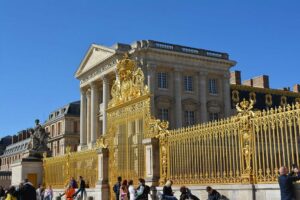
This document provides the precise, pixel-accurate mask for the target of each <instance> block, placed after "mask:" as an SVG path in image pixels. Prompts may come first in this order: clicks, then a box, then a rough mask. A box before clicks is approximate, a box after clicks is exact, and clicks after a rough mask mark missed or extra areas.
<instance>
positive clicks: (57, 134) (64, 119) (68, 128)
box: [43, 101, 80, 156]
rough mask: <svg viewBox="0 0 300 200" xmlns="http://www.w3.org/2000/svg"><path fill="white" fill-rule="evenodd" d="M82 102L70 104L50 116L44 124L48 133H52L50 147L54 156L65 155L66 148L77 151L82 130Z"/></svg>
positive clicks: (49, 141)
mask: <svg viewBox="0 0 300 200" xmlns="http://www.w3.org/2000/svg"><path fill="white" fill-rule="evenodd" d="M79 119H80V101H76V102H72V103H69V104H67V105H65V106H63V107H61V108H59V109H57V110H55V111H53V112H52V113H50V114H49V118H48V119H47V120H46V122H45V123H44V124H43V126H44V127H45V129H46V132H48V133H50V135H49V136H50V138H49V140H48V147H49V148H50V150H51V152H52V156H58V155H63V154H65V151H66V147H67V146H70V148H71V151H77V146H78V145H79V130H80V122H79Z"/></svg>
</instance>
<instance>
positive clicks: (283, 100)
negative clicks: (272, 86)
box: [280, 96, 287, 107]
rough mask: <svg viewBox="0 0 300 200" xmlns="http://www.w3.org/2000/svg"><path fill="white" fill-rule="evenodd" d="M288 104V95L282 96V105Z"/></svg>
mask: <svg viewBox="0 0 300 200" xmlns="http://www.w3.org/2000/svg"><path fill="white" fill-rule="evenodd" d="M286 104H287V98H286V96H281V98H280V105H281V106H282V107H283V106H286Z"/></svg>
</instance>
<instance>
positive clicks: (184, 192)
mask: <svg viewBox="0 0 300 200" xmlns="http://www.w3.org/2000/svg"><path fill="white" fill-rule="evenodd" d="M180 192H181V195H180V200H187V199H188V200H200V199H199V198H198V197H196V196H195V195H193V194H192V193H191V190H190V189H189V188H187V187H185V186H182V187H181V188H180Z"/></svg>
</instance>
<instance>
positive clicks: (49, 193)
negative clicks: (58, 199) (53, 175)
mask: <svg viewBox="0 0 300 200" xmlns="http://www.w3.org/2000/svg"><path fill="white" fill-rule="evenodd" d="M52 198H53V190H52V188H51V185H49V186H48V188H47V189H46V190H45V192H44V200H52Z"/></svg>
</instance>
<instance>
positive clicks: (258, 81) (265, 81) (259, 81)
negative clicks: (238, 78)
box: [252, 75, 269, 88]
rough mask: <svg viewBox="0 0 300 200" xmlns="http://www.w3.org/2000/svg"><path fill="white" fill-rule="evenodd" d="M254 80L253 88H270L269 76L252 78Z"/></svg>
mask: <svg viewBox="0 0 300 200" xmlns="http://www.w3.org/2000/svg"><path fill="white" fill-rule="evenodd" d="M252 80H253V85H252V86H253V87H258V88H269V76H267V75H262V76H258V77H254V78H252Z"/></svg>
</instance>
